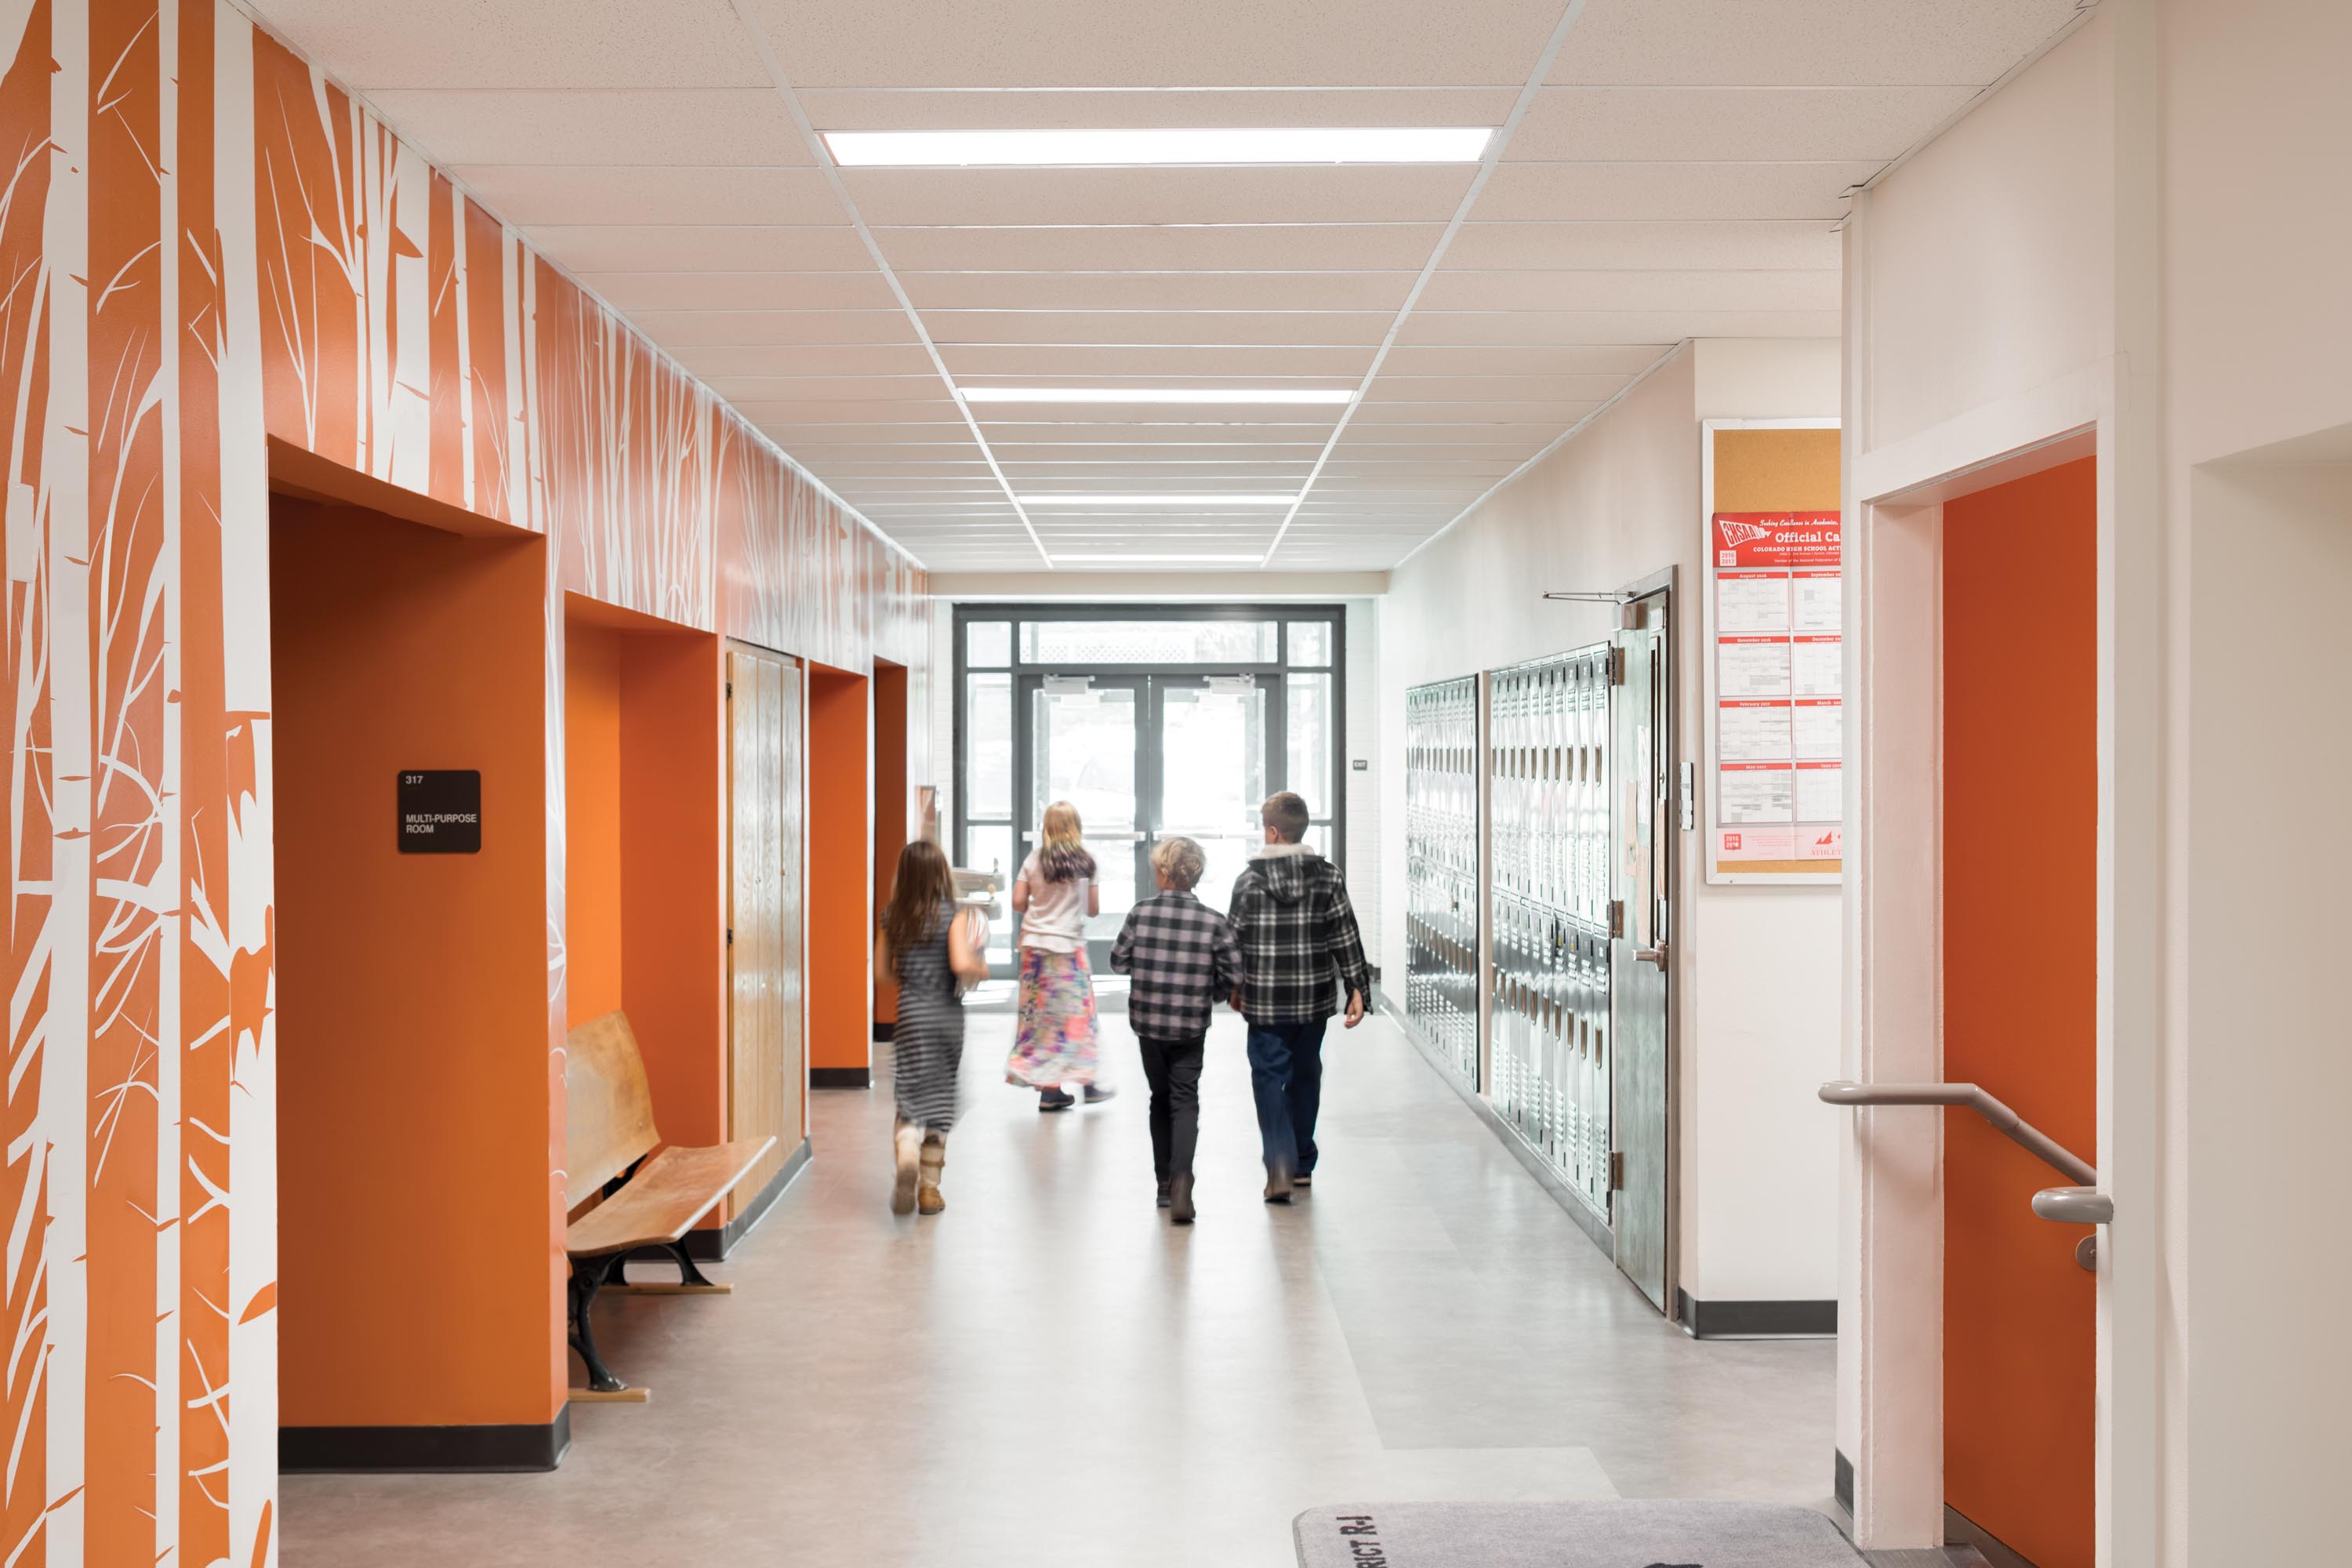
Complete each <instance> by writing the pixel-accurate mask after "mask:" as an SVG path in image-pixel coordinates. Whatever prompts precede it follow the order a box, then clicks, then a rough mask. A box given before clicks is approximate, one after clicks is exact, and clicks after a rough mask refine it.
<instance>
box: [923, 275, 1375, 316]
mask: <svg viewBox="0 0 2352 1568" xmlns="http://www.w3.org/2000/svg"><path fill="white" fill-rule="evenodd" d="M1414 276H1415V275H1414V274H1413V273H1411V272H1404V271H1396V272H900V273H899V274H898V281H899V282H900V283H901V284H902V285H904V286H905V288H906V290H907V295H908V298H909V299H911V300H914V302H915V308H916V309H917V310H1379V311H1383V312H1386V313H1388V314H1391V315H1393V314H1394V313H1395V312H1396V310H1397V309H1398V307H1400V306H1401V305H1402V304H1403V303H1404V297H1405V293H1406V291H1407V290H1408V289H1411V288H1412V280H1413V278H1414Z"/></svg>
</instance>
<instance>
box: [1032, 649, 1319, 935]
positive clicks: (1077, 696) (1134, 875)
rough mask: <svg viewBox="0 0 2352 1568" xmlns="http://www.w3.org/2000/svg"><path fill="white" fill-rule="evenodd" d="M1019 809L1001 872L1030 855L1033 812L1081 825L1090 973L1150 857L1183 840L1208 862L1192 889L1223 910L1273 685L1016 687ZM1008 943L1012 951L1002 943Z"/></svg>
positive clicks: (1155, 679)
mask: <svg viewBox="0 0 2352 1568" xmlns="http://www.w3.org/2000/svg"><path fill="white" fill-rule="evenodd" d="M1018 700H1019V703H1020V706H1021V710H1022V714H1023V718H1024V728H1025V730H1026V744H1025V745H1024V746H1023V747H1022V748H1021V751H1022V756H1021V763H1022V767H1021V774H1022V777H1021V781H1020V785H1019V795H1020V798H1021V799H1022V800H1023V801H1024V803H1025V820H1024V822H1023V823H1022V826H1021V830H1020V839H1019V843H1018V845H1017V846H1016V854H1015V857H1014V866H1013V870H1015V871H1017V869H1018V866H1019V863H1020V862H1021V861H1022V860H1024V859H1026V858H1027V857H1028V854H1029V852H1030V851H1031V850H1032V849H1034V848H1035V847H1036V846H1037V842H1038V837H1039V834H1040V832H1041V831H1042V830H1043V828H1044V826H1045V808H1046V807H1047V806H1048V805H1052V804H1053V803H1054V802H1055V801H1057V800H1066V801H1068V802H1069V803H1070V804H1071V805H1075V806H1076V807H1077V808H1078V816H1079V818H1080V820H1081V821H1083V822H1084V823H1085V825H1086V834H1087V847H1088V848H1090V849H1092V850H1093V851H1094V855H1095V860H1096V862H1097V867H1098V868H1099V875H1098V879H1097V882H1098V885H1099V886H1100V888H1101V889H1102V912H1101V913H1100V914H1099V915H1097V916H1096V917H1095V918H1094V919H1093V920H1091V921H1088V922H1087V957H1088V960H1089V961H1090V962H1091V963H1093V964H1094V966H1095V969H1096V971H1097V973H1101V972H1103V971H1104V970H1106V969H1107V968H1108V965H1109V962H1110V944H1111V942H1112V941H1113V939H1115V938H1116V937H1117V936H1118V929H1119V927H1120V925H1121V924H1123V923H1124V922H1125V921H1126V920H1127V913H1128V910H1130V909H1132V908H1134V907H1135V901H1136V900H1137V899H1139V898H1150V896H1151V893H1152V890H1153V887H1154V883H1153V881H1152V876H1151V860H1150V851H1151V847H1152V846H1153V845H1155V844H1157V843H1158V842H1159V841H1160V839H1162V838H1166V837H1178V836H1181V837H1186V838H1190V839H1192V840H1194V841H1195V842H1196V843H1198V844H1199V845H1200V846H1201V848H1202V851H1203V852H1204V853H1205V855H1206V856H1207V858H1208V868H1207V870H1206V872H1205V873H1204V874H1203V875H1202V879H1201V885H1200V887H1199V889H1197V891H1198V893H1199V896H1200V898H1201V900H1202V902H1204V903H1206V904H1208V905H1209V906H1210V907H1211V908H1212V909H1215V910H1223V909H1225V908H1226V907H1227V906H1228V905H1229V904H1230V902H1231V900H1232V895H1233V886H1234V879H1235V878H1237V877H1239V876H1240V875H1241V872H1242V868H1243V867H1244V866H1245V865H1246V864H1248V862H1249V858H1250V856H1251V854H1252V853H1254V852H1255V849H1256V847H1257V845H1258V844H1259V843H1260V842H1261V837H1262V835H1261V833H1260V830H1259V827H1258V816H1257V809H1258V805H1259V804H1260V803H1261V802H1263V801H1264V800H1265V796H1266V792H1267V790H1268V787H1269V782H1268V781H1269V777H1270V775H1271V774H1272V773H1274V772H1276V770H1275V769H1274V768H1273V767H1272V766H1271V764H1270V758H1272V757H1273V755H1274V749H1276V748H1278V747H1279V746H1280V744H1281V737H1280V735H1279V734H1277V733H1276V732H1275V725H1274V722H1273V721H1274V720H1275V719H1276V717H1278V716H1279V715H1280V714H1281V713H1282V711H1283V708H1282V701H1283V691H1282V678H1281V677H1279V676H1274V677H1270V678H1269V677H1254V676H1247V675H1240V676H1220V675H1206V676H1203V675H1097V676H1052V675H1032V676H1024V677H1023V678H1022V681H1021V690H1020V693H1019V698H1018ZM1013 940H1015V941H1017V940H1018V937H1017V935H1015V936H1014V937H1013Z"/></svg>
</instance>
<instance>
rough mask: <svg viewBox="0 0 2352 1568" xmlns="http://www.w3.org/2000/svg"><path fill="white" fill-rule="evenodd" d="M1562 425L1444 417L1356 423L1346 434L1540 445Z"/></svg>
mask: <svg viewBox="0 0 2352 1568" xmlns="http://www.w3.org/2000/svg"><path fill="white" fill-rule="evenodd" d="M1563 428H1565V426H1560V425H1553V424H1549V423H1546V424H1539V425H1527V424H1504V423H1495V424H1484V423H1480V424H1461V423H1455V422H1452V421H1448V422H1444V423H1436V422H1432V423H1429V424H1424V425H1374V426H1363V427H1362V429H1361V431H1359V428H1358V426H1353V425H1350V426H1348V432H1349V434H1350V435H1354V436H1356V437H1358V439H1360V440H1364V439H1385V440H1396V441H1426V442H1430V443H1433V444H1453V443H1465V444H1466V443H1469V442H1475V441H1491V442H1494V443H1496V444H1498V445H1512V446H1522V447H1523V446H1526V445H1527V444H1528V443H1529V442H1533V443H1534V444H1535V445H1537V446H1541V445H1542V444H1543V443H1544V442H1546V441H1549V440H1550V439H1551V438H1552V437H1555V436H1557V435H1559V433H1560V431H1561V430H1562V429H1563ZM1373 431H1378V432H1379V435H1378V437H1373V436H1372V434H1371V433H1372V432H1373Z"/></svg>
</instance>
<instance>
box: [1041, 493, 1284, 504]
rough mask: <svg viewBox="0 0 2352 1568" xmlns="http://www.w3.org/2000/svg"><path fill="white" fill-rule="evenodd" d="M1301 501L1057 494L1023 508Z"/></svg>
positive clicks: (1239, 496) (1230, 495) (1217, 496)
mask: <svg viewBox="0 0 2352 1568" xmlns="http://www.w3.org/2000/svg"><path fill="white" fill-rule="evenodd" d="M1297 499H1298V498H1297V496H1295V495H1288V496H1266V495H1242V494H1238V493H1234V492H1230V491H1223V490H1220V491H1215V492H1213V493H1211V494H1207V495H1166V496H1161V495H1135V494H1119V495H1075V494H1069V493H1066V492H1055V493H1054V494H1050V495H1042V496H1038V495H1030V496H1022V497H1020V498H1019V500H1020V502H1021V504H1022V505H1023V506H1180V507H1193V506H1259V507H1276V506H1288V505H1289V504H1290V503H1291V502H1292V501H1295V500H1297Z"/></svg>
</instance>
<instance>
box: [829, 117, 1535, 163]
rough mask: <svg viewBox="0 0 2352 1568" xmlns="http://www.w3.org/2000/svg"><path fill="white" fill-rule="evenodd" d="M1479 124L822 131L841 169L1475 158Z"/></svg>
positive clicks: (1480, 140)
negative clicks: (1091, 129)
mask: <svg viewBox="0 0 2352 1568" xmlns="http://www.w3.org/2000/svg"><path fill="white" fill-rule="evenodd" d="M1493 134H1494V132H1493V131H1492V130H1491V129H1490V128H1489V127H1486V126H1484V125H1470V126H1437V125H1353V126H1349V125H1271V126H1258V127H1254V128H1242V127H1233V128H1228V127H1213V128H1212V127H1196V128H1186V127H1174V126H1169V127H1156V128H1150V129H1130V130H1122V131H828V132H824V144H825V145H826V146H827V147H829V148H831V149H832V150H833V157H834V162H835V163H839V164H841V165H842V166H843V167H844V168H849V169H905V168H936V167H940V166H955V165H975V164H977V165H992V166H995V167H1000V168H1002V167H1008V166H1014V167H1017V166H1030V167H1035V166H1041V165H1042V166H1067V165H1071V164H1097V165H1120V166H1129V165H1134V164H1138V163H1476V162H1477V161H1478V160H1479V159H1480V158H1482V157H1484V156H1485V155H1486V141H1487V138H1488V137H1490V136H1492V135H1493Z"/></svg>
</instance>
